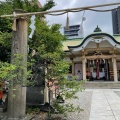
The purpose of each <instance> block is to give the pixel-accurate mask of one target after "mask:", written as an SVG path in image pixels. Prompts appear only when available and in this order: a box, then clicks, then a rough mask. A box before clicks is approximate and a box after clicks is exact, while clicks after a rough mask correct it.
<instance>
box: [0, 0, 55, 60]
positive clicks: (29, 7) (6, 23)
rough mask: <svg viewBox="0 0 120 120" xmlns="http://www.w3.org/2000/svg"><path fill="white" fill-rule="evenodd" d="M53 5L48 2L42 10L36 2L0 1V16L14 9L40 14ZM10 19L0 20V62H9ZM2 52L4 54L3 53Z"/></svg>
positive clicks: (19, 0) (21, 0)
mask: <svg viewBox="0 0 120 120" xmlns="http://www.w3.org/2000/svg"><path fill="white" fill-rule="evenodd" d="M54 5H55V3H54V2H53V1H52V0H49V1H48V2H47V3H46V4H45V5H44V6H43V7H42V8H40V7H39V6H38V4H37V0H32V1H31V2H30V1H29V0H5V1H0V15H5V14H12V13H13V11H14V10H16V9H23V10H25V11H27V12H40V11H43V10H48V9H50V8H51V7H53V6H54ZM12 23H13V19H11V18H0V47H1V49H0V60H1V61H4V62H7V61H8V62H10V51H11V39H12ZM3 51H4V52H3Z"/></svg>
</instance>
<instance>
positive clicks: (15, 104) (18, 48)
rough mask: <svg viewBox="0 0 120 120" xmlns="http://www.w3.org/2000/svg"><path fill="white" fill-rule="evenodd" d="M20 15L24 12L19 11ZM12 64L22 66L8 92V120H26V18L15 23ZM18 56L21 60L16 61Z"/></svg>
mask: <svg viewBox="0 0 120 120" xmlns="http://www.w3.org/2000/svg"><path fill="white" fill-rule="evenodd" d="M19 12H20V13H21V12H23V11H19ZM14 26H15V29H14V31H13V38H12V48H11V63H12V64H14V65H16V66H18V64H19V66H21V67H22V69H19V70H17V71H16V73H15V72H14V74H16V75H18V76H17V77H15V78H14V79H13V80H11V81H10V86H9V90H8V118H7V120H21V119H24V118H25V112H26V87H25V86H23V83H24V80H27V39H28V34H27V31H28V22H27V20H26V18H23V17H20V18H16V21H15V23H14ZM15 54H18V55H19V56H20V58H21V60H16V59H17V58H18V57H16V56H15Z"/></svg>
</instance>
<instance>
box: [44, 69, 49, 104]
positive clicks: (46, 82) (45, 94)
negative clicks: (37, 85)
mask: <svg viewBox="0 0 120 120" xmlns="http://www.w3.org/2000/svg"><path fill="white" fill-rule="evenodd" d="M45 74H47V68H45ZM48 84H49V83H48V80H47V78H46V77H45V89H44V102H49V98H48V93H49V89H48Z"/></svg>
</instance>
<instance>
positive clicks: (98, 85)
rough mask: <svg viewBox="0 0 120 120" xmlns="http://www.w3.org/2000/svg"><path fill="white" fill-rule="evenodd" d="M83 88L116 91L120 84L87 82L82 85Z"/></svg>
mask: <svg viewBox="0 0 120 120" xmlns="http://www.w3.org/2000/svg"><path fill="white" fill-rule="evenodd" d="M83 87H85V88H108V89H118V88H120V82H105V81H102V82H99V81H96V82H94V81H87V82H85V83H84V84H83Z"/></svg>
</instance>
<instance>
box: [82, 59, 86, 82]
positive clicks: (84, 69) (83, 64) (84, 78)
mask: <svg viewBox="0 0 120 120" xmlns="http://www.w3.org/2000/svg"><path fill="white" fill-rule="evenodd" d="M82 66H83V80H86V60H85V59H82Z"/></svg>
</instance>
